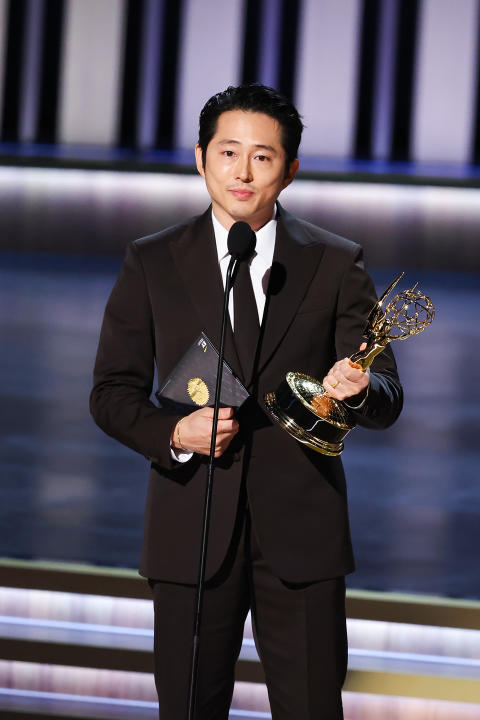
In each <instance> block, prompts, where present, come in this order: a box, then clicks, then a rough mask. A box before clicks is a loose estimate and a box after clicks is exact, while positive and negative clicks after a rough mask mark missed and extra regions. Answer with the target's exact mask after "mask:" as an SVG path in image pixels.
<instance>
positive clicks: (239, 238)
mask: <svg viewBox="0 0 480 720" xmlns="http://www.w3.org/2000/svg"><path fill="white" fill-rule="evenodd" d="M256 244H257V237H256V235H255V233H254V232H253V230H252V228H251V227H250V225H249V224H248V223H246V222H243V221H242V220H239V221H238V222H236V223H234V224H233V225H232V227H231V228H230V230H229V233H228V239H227V246H228V252H229V253H230V255H231V256H232V258H233V259H234V260H238V262H241V261H242V260H245V258H248V257H250V255H251V254H252V253H253V251H254V250H255V245H256Z"/></svg>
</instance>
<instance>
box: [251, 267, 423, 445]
mask: <svg viewBox="0 0 480 720" xmlns="http://www.w3.org/2000/svg"><path fill="white" fill-rule="evenodd" d="M403 275H404V273H403V272H402V273H400V275H399V276H398V277H396V278H395V280H394V281H393V282H392V283H391V285H389V287H388V288H387V289H386V290H385V292H384V293H383V295H382V296H381V297H380V298H379V299H378V300H377V302H376V303H375V305H374V306H373V308H372V310H371V311H370V314H369V315H368V318H367V322H366V325H365V329H364V332H363V338H364V341H365V344H366V347H365V348H364V349H363V350H359V351H358V352H355V353H354V354H353V355H352V356H351V357H350V362H351V363H352V364H355V366H356V367H359V368H361V369H362V370H366V369H367V368H368V367H370V365H371V363H372V361H373V360H374V358H375V357H376V356H377V355H378V354H379V353H381V352H382V351H383V350H384V349H385V348H386V347H387V345H388V343H390V342H392V341H394V340H406V339H407V338H409V337H411V336H412V335H417V334H418V333H420V332H422V331H423V330H425V328H426V327H428V325H430V324H431V322H432V321H433V319H434V317H435V308H434V306H433V303H432V301H431V300H430V298H428V297H427V296H426V295H423V293H421V292H420V291H419V290H418V289H417V284H415V285H414V286H413V287H412V288H410V289H409V290H404V291H403V292H400V293H398V294H397V295H395V296H394V297H393V298H392V299H391V300H390V302H389V303H388V304H387V305H386V307H385V309H384V307H383V306H384V305H385V302H386V300H387V298H388V296H389V295H390V293H391V292H392V290H393V289H394V288H395V287H396V285H397V283H398V282H399V281H400V280H401V279H402V277H403ZM264 402H265V406H266V408H267V410H268V412H269V414H270V416H271V417H272V419H273V420H274V421H275V422H277V423H278V424H279V425H280V426H281V427H282V428H283V429H284V430H286V431H287V432H288V433H289V434H290V435H292V436H293V437H294V438H295V439H296V440H298V441H299V442H301V443H303V444H304V445H307V446H308V447H309V448H311V449H312V450H316V451H317V452H320V453H322V454H324V455H340V453H341V452H342V450H343V447H344V444H343V440H344V438H345V436H346V435H347V433H349V432H350V430H352V429H353V428H354V427H355V425H356V423H355V420H354V417H353V414H352V412H351V411H350V410H349V408H348V407H347V406H346V405H345V404H344V403H343V402H341V401H339V400H336V399H335V398H332V397H330V396H329V395H328V394H327V391H326V390H325V388H324V387H323V385H322V383H320V382H319V381H318V380H316V379H315V378H312V377H310V376H309V375H305V374H303V373H299V372H288V373H287V374H286V376H285V379H284V380H283V381H282V383H280V385H279V386H278V388H277V389H276V390H275V391H274V392H269V393H267V394H266V395H265V396H264Z"/></svg>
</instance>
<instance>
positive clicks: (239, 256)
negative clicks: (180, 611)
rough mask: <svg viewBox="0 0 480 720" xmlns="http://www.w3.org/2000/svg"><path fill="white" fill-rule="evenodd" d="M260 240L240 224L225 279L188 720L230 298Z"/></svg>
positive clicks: (233, 233)
mask: <svg viewBox="0 0 480 720" xmlns="http://www.w3.org/2000/svg"><path fill="white" fill-rule="evenodd" d="M256 243H257V237H256V235H255V233H254V232H253V230H252V228H251V227H250V225H248V223H246V222H242V221H239V222H236V223H234V224H233V225H232V227H231V228H230V231H229V233H228V240H227V245H228V252H229V253H230V261H229V263H228V268H227V275H226V278H225V291H224V295H223V312H222V325H221V330H220V347H219V351H218V365H217V382H216V386H215V402H214V405H213V422H212V435H211V439H210V457H209V459H208V468H207V487H206V490H205V504H204V508H203V523H202V542H201V546H200V562H199V569H198V582H197V588H196V597H195V617H194V631H193V638H192V660H191V669H190V682H189V688H188V714H187V717H188V720H193V719H194V717H195V703H196V695H197V680H198V657H199V648H200V624H201V616H202V605H203V595H204V589H205V567H206V559H207V549H208V528H209V525H210V509H211V503H212V487H213V475H214V469H215V442H216V437H217V423H218V409H219V407H220V390H221V387H222V374H223V358H224V354H225V328H226V323H227V317H228V296H229V294H230V290H231V289H232V285H233V283H234V279H235V278H234V274H233V269H234V266H237V265H238V263H239V262H242V260H245V259H246V258H248V257H250V255H251V254H252V253H253V251H254V250H255V245H256Z"/></svg>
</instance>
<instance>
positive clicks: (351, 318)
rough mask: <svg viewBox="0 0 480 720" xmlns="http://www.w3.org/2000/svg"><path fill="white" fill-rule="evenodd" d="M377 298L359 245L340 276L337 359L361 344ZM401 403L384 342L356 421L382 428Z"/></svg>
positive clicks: (392, 361)
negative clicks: (368, 318) (383, 347)
mask: <svg viewBox="0 0 480 720" xmlns="http://www.w3.org/2000/svg"><path fill="white" fill-rule="evenodd" d="M357 247H358V246H357ZM376 299H377V296H376V293H375V288H374V285H373V282H372V280H371V278H370V276H369V275H368V274H367V273H366V272H365V269H364V265H363V260H362V249H361V248H360V247H358V249H357V252H356V254H355V256H354V258H353V262H352V263H351V265H349V267H348V268H347V270H346V272H345V273H344V275H343V277H342V282H341V285H340V289H339V294H338V300H337V317H336V330H335V345H336V353H337V358H338V359H341V358H344V357H348V356H350V355H352V354H353V352H354V351H355V350H358V348H359V347H360V344H361V342H362V332H363V329H364V327H365V322H366V318H367V316H368V314H369V312H370V310H371V309H372V307H373V305H374V303H375V301H376ZM352 348H353V349H352ZM349 404H351V405H356V404H357V403H356V402H355V398H349ZM402 405H403V391H402V386H401V384H400V380H399V377H398V373H397V366H396V363H395V359H394V356H393V352H392V349H391V347H390V345H387V347H386V348H385V350H384V351H383V352H381V353H380V354H379V355H377V357H376V358H375V359H374V361H373V363H372V365H371V367H370V386H369V390H368V395H367V399H366V402H365V403H364V404H363V405H362V407H361V408H360V409H359V410H353V411H352V413H353V415H354V417H355V420H356V422H357V423H358V424H359V425H361V426H363V427H367V428H371V429H382V428H387V427H389V426H390V425H392V424H393V423H394V422H395V420H396V419H397V417H398V416H399V414H400V412H401V409H402Z"/></svg>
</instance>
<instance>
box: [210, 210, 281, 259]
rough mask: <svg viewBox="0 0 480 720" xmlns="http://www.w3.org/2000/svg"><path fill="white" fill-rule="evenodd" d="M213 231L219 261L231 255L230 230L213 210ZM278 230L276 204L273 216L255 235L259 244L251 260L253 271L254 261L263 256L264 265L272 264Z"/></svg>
mask: <svg viewBox="0 0 480 720" xmlns="http://www.w3.org/2000/svg"><path fill="white" fill-rule="evenodd" d="M212 222H213V231H214V233H215V242H216V245H217V254H218V262H219V263H222V260H224V259H225V258H227V257H228V256H229V252H228V244H227V242H228V230H226V229H225V228H224V227H223V225H222V224H221V223H220V222H219V221H218V220H217V218H216V217H215V214H214V212H213V210H212ZM276 232H277V207H276V206H275V209H274V212H273V217H272V219H271V220H269V221H268V222H267V223H266V224H265V225H263V227H261V228H260V230H258V231H257V232H256V233H255V235H256V237H257V244H256V246H255V252H254V255H253V258H252V260H251V261H250V269H251V271H252V272H253V265H254V261H255V260H256V259H257V258H261V260H262V265H263V266H264V267H265V269H268V268H270V267H271V265H272V261H273V252H274V250H275V235H276Z"/></svg>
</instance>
